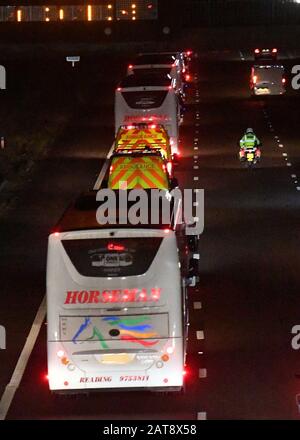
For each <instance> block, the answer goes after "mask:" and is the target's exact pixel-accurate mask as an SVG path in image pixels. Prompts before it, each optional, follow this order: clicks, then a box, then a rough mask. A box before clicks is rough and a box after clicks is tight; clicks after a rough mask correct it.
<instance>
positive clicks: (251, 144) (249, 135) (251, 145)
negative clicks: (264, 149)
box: [239, 128, 261, 161]
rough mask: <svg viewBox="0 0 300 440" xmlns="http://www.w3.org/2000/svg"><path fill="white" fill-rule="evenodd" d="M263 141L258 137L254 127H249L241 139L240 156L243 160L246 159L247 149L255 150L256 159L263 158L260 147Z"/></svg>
mask: <svg viewBox="0 0 300 440" xmlns="http://www.w3.org/2000/svg"><path fill="white" fill-rule="evenodd" d="M260 146H261V142H260V140H259V139H258V137H257V136H256V135H255V133H254V131H253V128H247V130H246V131H245V134H244V136H243V137H242V139H241V140H240V151H239V158H240V160H241V161H245V160H246V152H247V150H253V149H254V150H255V159H256V160H257V161H259V160H260V158H261V150H260V148H259V147H260Z"/></svg>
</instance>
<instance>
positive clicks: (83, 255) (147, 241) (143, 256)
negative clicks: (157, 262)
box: [62, 237, 162, 277]
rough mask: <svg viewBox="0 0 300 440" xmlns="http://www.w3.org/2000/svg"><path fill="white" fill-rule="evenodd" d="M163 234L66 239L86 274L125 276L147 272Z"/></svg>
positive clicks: (64, 242) (67, 247) (78, 267)
mask: <svg viewBox="0 0 300 440" xmlns="http://www.w3.org/2000/svg"><path fill="white" fill-rule="evenodd" d="M161 242H162V238H160V237H143V238H118V239H116V238H107V239H106V238H100V239H87V240H85V239H80V240H62V245H63V247H64V249H65V251H66V253H67V255H68V256H69V258H70V260H71V261H72V263H73V265H74V266H75V268H76V270H77V271H78V272H79V273H80V274H81V275H83V276H86V277H123V276H124V277H125V276H136V275H142V274H144V273H146V272H147V271H148V270H149V268H150V266H151V264H152V262H153V260H154V258H155V256H156V254H157V252H158V250H159V247H160V245H161Z"/></svg>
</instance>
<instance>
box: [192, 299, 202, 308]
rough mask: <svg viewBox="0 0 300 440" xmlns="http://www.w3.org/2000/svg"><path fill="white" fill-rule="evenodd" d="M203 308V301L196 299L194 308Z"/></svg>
mask: <svg viewBox="0 0 300 440" xmlns="http://www.w3.org/2000/svg"><path fill="white" fill-rule="evenodd" d="M201 309H202V302H201V301H194V310H201Z"/></svg>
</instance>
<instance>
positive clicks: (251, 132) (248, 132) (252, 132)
mask: <svg viewBox="0 0 300 440" xmlns="http://www.w3.org/2000/svg"><path fill="white" fill-rule="evenodd" d="M246 134H254V131H253V128H247V130H246Z"/></svg>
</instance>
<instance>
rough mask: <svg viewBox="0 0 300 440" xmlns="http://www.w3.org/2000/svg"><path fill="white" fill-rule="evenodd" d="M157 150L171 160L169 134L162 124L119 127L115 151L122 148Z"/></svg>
mask: <svg viewBox="0 0 300 440" xmlns="http://www.w3.org/2000/svg"><path fill="white" fill-rule="evenodd" d="M146 148H151V150H158V151H160V152H161V155H162V156H163V158H164V159H167V160H171V154H172V153H171V145H170V139H169V135H168V133H167V131H166V129H165V128H164V127H163V126H162V125H147V124H141V125H137V126H128V127H126V126H125V127H120V129H119V132H118V134H117V138H116V143H115V150H114V151H115V153H118V152H121V151H124V150H127V149H129V150H137V151H138V150H145V149H146Z"/></svg>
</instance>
